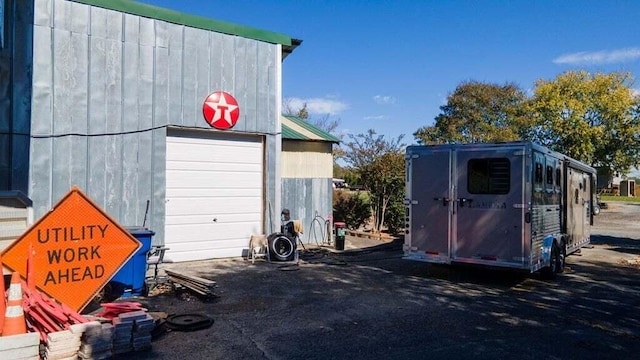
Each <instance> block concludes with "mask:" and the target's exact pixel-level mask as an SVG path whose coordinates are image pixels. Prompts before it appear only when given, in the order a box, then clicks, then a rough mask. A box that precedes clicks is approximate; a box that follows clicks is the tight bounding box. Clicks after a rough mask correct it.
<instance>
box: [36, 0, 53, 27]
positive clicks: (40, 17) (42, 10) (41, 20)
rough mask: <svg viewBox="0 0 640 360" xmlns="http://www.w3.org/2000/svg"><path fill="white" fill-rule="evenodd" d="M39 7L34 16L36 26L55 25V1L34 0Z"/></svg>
mask: <svg viewBox="0 0 640 360" xmlns="http://www.w3.org/2000/svg"><path fill="white" fill-rule="evenodd" d="M34 6H35V8H36V9H37V10H36V11H35V14H34V15H35V16H34V17H33V21H34V24H35V25H36V26H43V27H47V28H52V27H53V16H52V15H53V3H52V0H34Z"/></svg>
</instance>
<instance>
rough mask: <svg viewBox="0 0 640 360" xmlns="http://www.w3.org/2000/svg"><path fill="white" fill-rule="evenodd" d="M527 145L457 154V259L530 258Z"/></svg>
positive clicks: (513, 261)
mask: <svg viewBox="0 0 640 360" xmlns="http://www.w3.org/2000/svg"><path fill="white" fill-rule="evenodd" d="M524 156H525V151H524V149H523V148H513V147H512V148H505V149H495V148H493V149H469V150H460V151H458V152H457V155H456V162H455V163H456V168H455V203H454V205H453V208H454V209H453V211H454V213H455V216H454V219H455V220H454V227H455V235H454V237H453V244H454V245H453V249H452V251H453V254H452V257H453V259H454V260H456V261H461V262H473V263H492V262H495V263H496V265H501V266H504V265H507V266H514V267H519V266H521V265H524V264H525V257H526V254H525V252H526V250H525V246H524V229H523V223H524V213H525V210H526V206H525V205H524V203H525V200H524V182H525V170H524Z"/></svg>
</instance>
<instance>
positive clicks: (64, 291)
mask: <svg viewBox="0 0 640 360" xmlns="http://www.w3.org/2000/svg"><path fill="white" fill-rule="evenodd" d="M141 247H142V244H141V243H140V241H138V239H136V238H135V237H133V236H132V235H131V234H130V233H129V232H128V231H127V230H126V229H124V228H123V227H122V226H120V225H119V224H118V223H117V222H116V221H115V220H113V219H111V218H110V217H109V215H107V214H106V213H105V212H104V211H103V210H102V209H101V208H100V207H99V206H98V205H96V204H95V203H94V202H93V201H91V199H89V197H87V195H85V194H84V193H83V192H82V191H80V189H78V188H77V187H74V188H73V189H71V191H69V192H68V193H67V194H66V195H65V196H64V197H63V198H62V199H61V200H60V202H58V204H56V205H55V206H54V207H53V209H51V211H49V212H48V213H47V214H46V215H44V216H43V217H42V218H40V220H38V221H37V222H36V223H35V224H33V226H31V227H30V228H29V230H27V231H26V232H25V233H24V234H23V235H22V236H21V237H19V238H18V239H16V240H15V241H14V242H13V243H11V245H9V246H8V247H7V248H6V249H4V250H3V251H2V262H3V263H4V265H5V266H6V267H7V268H9V269H10V270H11V271H15V272H18V273H20V275H22V277H23V278H26V275H27V258H28V255H29V249H30V248H31V249H32V251H33V253H32V256H33V267H32V272H33V277H34V278H35V279H34V283H35V286H36V287H37V288H38V289H40V290H41V291H43V292H44V293H46V294H47V295H49V296H50V297H52V298H54V299H56V300H58V301H59V302H61V303H63V304H65V305H67V306H69V307H70V308H71V309H73V310H75V311H77V312H80V311H81V310H82V309H83V308H84V307H85V306H86V305H87V304H88V303H89V302H90V301H91V299H93V297H94V296H95V294H96V293H97V292H98V291H100V289H102V287H104V286H105V285H106V284H107V282H109V280H110V279H111V278H112V277H113V275H115V274H116V272H117V271H118V270H119V269H120V268H121V267H122V266H123V265H124V264H125V263H126V262H127V260H129V259H130V258H131V257H132V256H133V255H134V254H135V253H136V251H138V249H140V248H141Z"/></svg>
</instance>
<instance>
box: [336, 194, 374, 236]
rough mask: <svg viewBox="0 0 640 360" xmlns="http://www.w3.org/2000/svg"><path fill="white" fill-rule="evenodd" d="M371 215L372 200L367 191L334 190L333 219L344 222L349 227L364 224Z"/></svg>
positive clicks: (357, 226) (354, 227)
mask: <svg viewBox="0 0 640 360" xmlns="http://www.w3.org/2000/svg"><path fill="white" fill-rule="evenodd" d="M370 217H371V202H370V201H369V196H368V194H367V193H366V192H361V191H357V192H356V191H346V190H334V191H333V221H334V222H340V221H341V222H344V223H345V224H346V225H347V228H348V229H358V228H360V227H361V226H364V225H365V224H366V223H367V221H368V220H369V218H370Z"/></svg>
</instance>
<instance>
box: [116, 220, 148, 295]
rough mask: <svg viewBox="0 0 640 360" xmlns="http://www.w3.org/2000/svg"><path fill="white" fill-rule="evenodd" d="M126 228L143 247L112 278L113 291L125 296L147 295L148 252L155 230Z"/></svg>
mask: <svg viewBox="0 0 640 360" xmlns="http://www.w3.org/2000/svg"><path fill="white" fill-rule="evenodd" d="M126 229H127V231H129V233H130V234H131V235H133V237H135V238H136V239H138V241H140V242H141V243H142V247H140V249H138V251H137V252H136V253H135V254H134V255H133V256H132V257H131V259H129V260H128V261H127V262H126V263H125V264H124V265H123V266H122V268H120V270H118V272H117V273H116V274H115V275H114V276H113V278H111V281H110V285H111V291H112V292H114V293H118V294H121V295H122V296H125V297H127V296H132V295H146V294H145V292H146V286H145V278H146V274H147V253H148V252H149V249H150V248H151V239H152V238H153V235H155V232H154V231H151V230H148V229H145V228H141V227H128V228H126Z"/></svg>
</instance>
